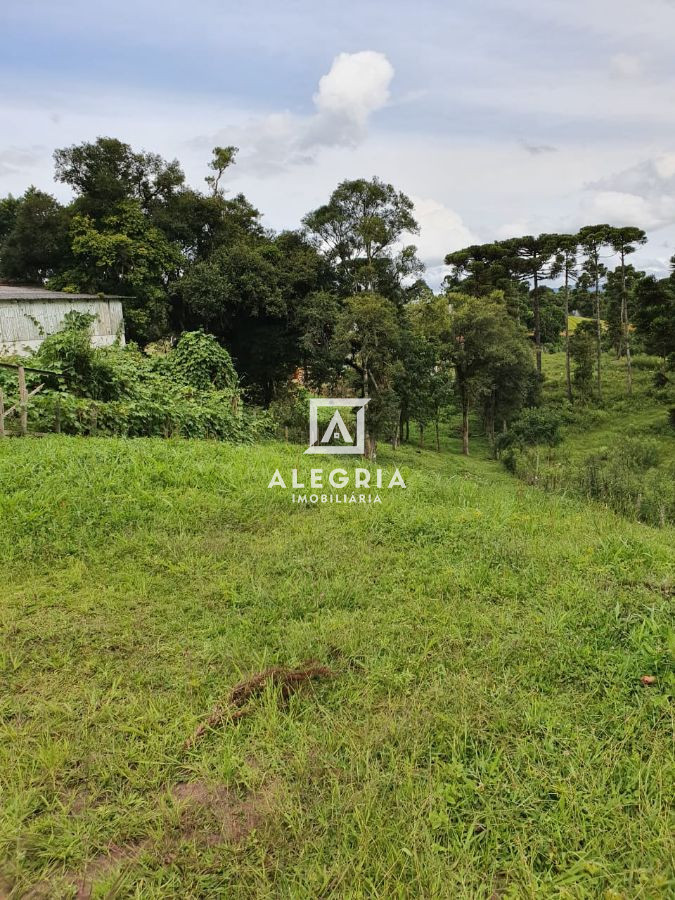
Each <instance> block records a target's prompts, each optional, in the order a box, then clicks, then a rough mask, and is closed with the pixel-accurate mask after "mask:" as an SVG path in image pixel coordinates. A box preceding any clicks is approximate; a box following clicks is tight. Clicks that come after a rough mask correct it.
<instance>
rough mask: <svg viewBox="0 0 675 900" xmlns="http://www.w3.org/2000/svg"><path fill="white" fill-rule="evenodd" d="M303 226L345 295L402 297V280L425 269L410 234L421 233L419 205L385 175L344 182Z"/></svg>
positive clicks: (397, 298) (311, 213)
mask: <svg viewBox="0 0 675 900" xmlns="http://www.w3.org/2000/svg"><path fill="white" fill-rule="evenodd" d="M303 224H304V226H305V228H306V229H307V231H308V232H309V233H310V234H311V235H312V236H313V238H314V240H315V242H316V245H317V246H318V247H319V249H320V250H321V251H322V252H323V253H324V254H325V256H326V258H327V259H328V261H329V262H330V264H331V265H332V266H333V267H334V270H335V274H336V278H337V285H338V289H339V291H340V293H341V294H342V295H343V296H349V295H351V294H354V293H356V292H358V291H367V292H369V293H372V292H379V293H382V294H385V295H386V296H387V297H389V299H391V300H401V299H402V296H403V294H404V291H403V288H402V279H403V278H405V277H407V276H410V275H414V274H416V273H418V272H419V271H421V266H420V263H419V262H418V260H417V257H416V255H415V248H414V247H412V246H406V247H403V249H400V242H401V240H402V238H403V236H404V235H405V234H417V233H418V231H419V226H418V224H417V222H416V221H415V218H414V216H413V203H412V200H410V198H409V197H407V196H406V195H405V194H404V193H402V192H401V191H397V190H396V189H395V188H394V187H393V185H391V184H385V183H384V182H383V181H380V179H379V178H372V179H371V180H370V181H368V180H366V179H365V178H358V179H356V180H354V181H343V182H342V183H341V184H340V185H338V187H337V188H336V189H335V190H334V191H333V193H332V194H331V197H330V200H329V201H328V203H326V204H325V205H324V206H320V207H319V208H318V209H315V210H314V211H313V212H310V213H308V214H307V215H306V216H305V217H304V219H303Z"/></svg>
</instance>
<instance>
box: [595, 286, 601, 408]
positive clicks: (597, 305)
mask: <svg viewBox="0 0 675 900" xmlns="http://www.w3.org/2000/svg"><path fill="white" fill-rule="evenodd" d="M595 327H596V340H595V345H596V354H597V363H598V400H600V401H601V400H602V379H601V377H600V355H601V353H602V325H601V324H600V279H599V278H598V276H597V275H596V276H595Z"/></svg>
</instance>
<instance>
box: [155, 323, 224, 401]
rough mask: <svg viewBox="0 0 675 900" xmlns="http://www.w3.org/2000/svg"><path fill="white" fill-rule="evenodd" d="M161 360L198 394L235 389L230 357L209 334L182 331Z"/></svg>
mask: <svg viewBox="0 0 675 900" xmlns="http://www.w3.org/2000/svg"><path fill="white" fill-rule="evenodd" d="M165 359H166V360H167V361H168V363H169V369H170V370H171V371H172V372H173V373H174V375H175V376H176V377H177V378H178V379H179V380H180V381H182V382H183V383H184V384H189V385H191V386H192V387H194V388H197V389H198V390H200V391H209V390H212V389H215V390H223V389H225V390H228V389H232V388H234V387H236V386H237V383H238V378H237V373H236V371H235V368H234V365H233V363H232V358H231V356H230V354H229V353H228V352H227V350H226V349H225V348H224V347H222V346H221V345H220V344H219V343H218V341H217V340H216V338H215V337H214V336H213V335H212V334H205V333H204V332H203V331H186V332H184V333H183V334H182V335H181V336H180V340H179V341H178V344H177V345H176V347H175V349H173V350H172V351H171V352H170V353H169V354H168V356H167V357H165Z"/></svg>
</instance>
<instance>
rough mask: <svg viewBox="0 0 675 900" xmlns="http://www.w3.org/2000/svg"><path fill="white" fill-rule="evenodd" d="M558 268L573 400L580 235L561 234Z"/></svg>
mask: <svg viewBox="0 0 675 900" xmlns="http://www.w3.org/2000/svg"><path fill="white" fill-rule="evenodd" d="M556 244H557V250H556V253H557V260H558V268H559V270H560V272H561V274H562V276H563V299H564V311H565V386H566V389H567V399H568V400H569V402H570V403H571V402H572V376H571V372H570V281H573V280H575V279H576V278H577V274H578V273H577V256H578V253H579V236H578V235H576V234H560V235H558V239H557V241H556Z"/></svg>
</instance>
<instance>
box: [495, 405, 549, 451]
mask: <svg viewBox="0 0 675 900" xmlns="http://www.w3.org/2000/svg"><path fill="white" fill-rule="evenodd" d="M561 440H562V438H561V435H560V416H559V415H558V414H557V413H555V412H553V411H552V410H546V409H525V410H523V411H522V412H521V414H520V415H519V416H518V418H517V419H516V421H515V422H514V423H513V424H512V425H511V427H510V429H509V430H508V431H506V432H504V433H502V434H500V435H499V436H498V437H497V439H496V441H495V443H496V447H497V451H498V452H499V453H503V451H505V450H506V449H508V448H515V447H521V448H522V447H527V446H533V445H535V444H544V445H546V446H547V447H555V446H556V445H557V444H559V443H560V441H561Z"/></svg>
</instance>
